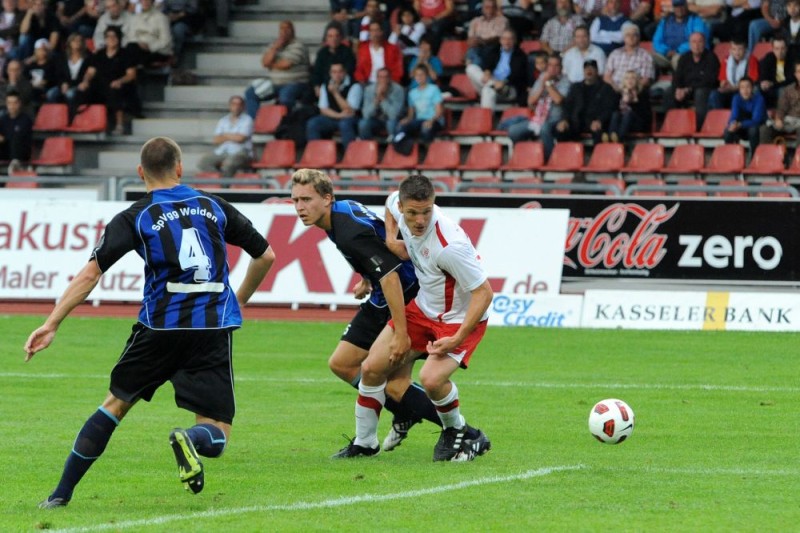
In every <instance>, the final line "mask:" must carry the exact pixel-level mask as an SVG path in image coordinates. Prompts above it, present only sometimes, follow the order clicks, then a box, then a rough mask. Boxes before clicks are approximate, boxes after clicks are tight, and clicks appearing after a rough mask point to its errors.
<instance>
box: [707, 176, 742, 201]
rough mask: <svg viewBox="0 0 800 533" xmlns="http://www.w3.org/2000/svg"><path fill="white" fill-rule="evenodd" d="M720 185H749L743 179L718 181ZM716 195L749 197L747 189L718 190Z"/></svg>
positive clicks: (720, 196) (721, 196) (722, 196)
mask: <svg viewBox="0 0 800 533" xmlns="http://www.w3.org/2000/svg"><path fill="white" fill-rule="evenodd" d="M717 185H718V186H719V187H742V188H744V187H747V184H746V183H745V182H744V181H742V180H722V181H720V182H719V183H717ZM714 196H716V197H718V198H747V197H748V194H747V191H744V190H743V191H716V192H714Z"/></svg>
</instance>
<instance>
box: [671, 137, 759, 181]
mask: <svg viewBox="0 0 800 533" xmlns="http://www.w3.org/2000/svg"><path fill="white" fill-rule="evenodd" d="M673 157H674V156H673ZM744 161H745V155H744V146H742V145H741V144H720V145H719V146H716V147H714V151H713V152H712V153H711V160H710V161H709V162H708V166H706V167H704V168H703V169H702V171H701V172H703V174H734V175H737V176H738V175H739V174H741V173H742V170H744Z"/></svg>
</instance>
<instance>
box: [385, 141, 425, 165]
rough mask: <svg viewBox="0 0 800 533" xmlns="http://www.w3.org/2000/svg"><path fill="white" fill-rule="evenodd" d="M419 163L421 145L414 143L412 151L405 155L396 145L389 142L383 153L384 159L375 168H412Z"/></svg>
mask: <svg viewBox="0 0 800 533" xmlns="http://www.w3.org/2000/svg"><path fill="white" fill-rule="evenodd" d="M417 163H419V146H418V145H417V144H416V143H414V146H413V148H412V149H411V153H409V154H408V155H403V154H401V153H398V152H397V151H396V150H395V149H394V146H393V145H391V144H389V145H388V146H387V147H386V151H385V152H384V153H383V159H381V162H380V163H378V164H377V165H376V166H375V168H377V169H378V170H411V169H414V168H416V167H417Z"/></svg>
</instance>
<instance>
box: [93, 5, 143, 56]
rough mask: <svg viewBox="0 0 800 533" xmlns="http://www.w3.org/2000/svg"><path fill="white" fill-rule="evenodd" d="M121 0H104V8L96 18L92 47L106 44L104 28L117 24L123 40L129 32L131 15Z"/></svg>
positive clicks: (97, 47) (97, 48) (95, 47)
mask: <svg viewBox="0 0 800 533" xmlns="http://www.w3.org/2000/svg"><path fill="white" fill-rule="evenodd" d="M122 2H123V0H105V6H106V9H105V11H104V12H103V14H102V15H100V18H99V19H97V25H96V26H95V28H94V36H93V37H92V40H93V41H94V49H95V50H100V49H101V48H103V47H104V46H105V45H106V41H105V38H104V37H103V35H105V32H106V28H108V27H109V26H117V27H118V28H119V29H120V30H121V31H122V41H123V42H125V40H126V39H127V37H128V35H130V33H131V22H132V21H133V15H131V14H130V13H128V10H127V9H124V6H123V3H122Z"/></svg>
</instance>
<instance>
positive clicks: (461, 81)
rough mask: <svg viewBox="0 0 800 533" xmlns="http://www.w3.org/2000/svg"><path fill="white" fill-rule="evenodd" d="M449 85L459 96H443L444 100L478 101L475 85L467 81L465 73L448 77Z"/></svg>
mask: <svg viewBox="0 0 800 533" xmlns="http://www.w3.org/2000/svg"><path fill="white" fill-rule="evenodd" d="M450 87H452V88H453V89H455V90H457V91H458V92H459V94H460V96H451V97H450V98H445V101H446V102H477V101H478V91H476V90H475V86H474V85H472V82H471V81H469V78H468V77H467V75H466V74H462V73H458V74H453V77H452V78H450Z"/></svg>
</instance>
